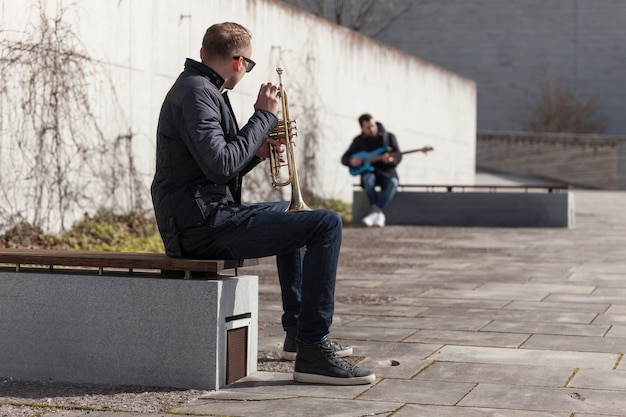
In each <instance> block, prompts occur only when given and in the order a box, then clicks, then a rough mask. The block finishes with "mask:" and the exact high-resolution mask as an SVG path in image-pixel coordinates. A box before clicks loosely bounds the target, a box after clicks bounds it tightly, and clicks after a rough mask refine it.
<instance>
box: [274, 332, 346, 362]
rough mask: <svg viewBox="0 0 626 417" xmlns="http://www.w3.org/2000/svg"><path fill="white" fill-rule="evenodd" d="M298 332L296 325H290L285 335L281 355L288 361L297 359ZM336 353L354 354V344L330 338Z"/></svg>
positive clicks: (341, 354) (343, 356)
mask: <svg viewBox="0 0 626 417" xmlns="http://www.w3.org/2000/svg"><path fill="white" fill-rule="evenodd" d="M296 333H297V329H296V328H295V327H290V328H289V329H287V334H286V335H285V342H284V343H283V351H282V352H281V354H280V356H281V357H282V358H283V359H285V360H288V361H295V360H296V350H297V343H296ZM329 342H330V344H331V346H332V348H333V350H334V351H335V354H336V355H337V356H339V357H340V358H345V357H346V356H350V355H352V352H353V349H352V346H347V345H340V344H339V343H337V342H335V341H332V340H329Z"/></svg>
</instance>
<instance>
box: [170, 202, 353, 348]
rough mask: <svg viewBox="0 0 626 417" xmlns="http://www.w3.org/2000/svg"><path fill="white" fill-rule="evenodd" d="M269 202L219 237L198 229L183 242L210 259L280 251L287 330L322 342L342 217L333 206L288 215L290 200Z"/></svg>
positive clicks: (303, 339)
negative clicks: (295, 328)
mask: <svg viewBox="0 0 626 417" xmlns="http://www.w3.org/2000/svg"><path fill="white" fill-rule="evenodd" d="M264 204H265V203H264ZM268 204H270V205H271V208H270V209H269V210H266V211H262V212H260V213H258V214H255V215H254V216H252V217H251V218H250V219H249V220H248V221H246V222H244V223H243V224H241V225H239V226H234V227H233V228H232V229H231V230H229V232H228V233H227V234H222V235H220V236H219V237H218V238H215V237H212V236H211V232H210V229H209V228H205V227H197V228H193V229H189V230H186V231H184V232H183V233H181V243H182V245H183V247H188V248H189V247H193V248H194V250H193V251H191V252H187V255H188V256H191V257H198V258H205V259H211V258H213V259H226V258H232V259H250V258H263V257H266V256H273V255H276V265H277V267H278V279H279V282H280V287H281V291H282V301H283V316H282V324H283V328H284V329H287V328H289V327H292V326H297V328H298V335H297V338H298V340H300V341H301V342H304V343H313V342H317V341H318V340H320V339H321V338H322V337H324V336H326V335H327V334H328V332H329V329H330V325H331V324H332V319H333V314H334V309H335V280H336V275H337V262H338V259H339V250H340V249H341V237H342V236H341V234H342V223H341V217H340V216H339V215H338V214H337V213H335V212H333V211H329V210H313V211H301V212H288V213H286V212H284V210H285V209H286V208H287V206H288V203H287V202H281V203H268Z"/></svg>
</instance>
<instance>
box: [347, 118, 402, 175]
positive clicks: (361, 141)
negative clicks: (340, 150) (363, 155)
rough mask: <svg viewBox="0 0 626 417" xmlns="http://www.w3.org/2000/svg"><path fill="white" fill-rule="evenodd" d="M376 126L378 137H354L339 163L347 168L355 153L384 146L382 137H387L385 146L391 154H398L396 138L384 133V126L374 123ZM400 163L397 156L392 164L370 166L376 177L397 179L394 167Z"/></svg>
mask: <svg viewBox="0 0 626 417" xmlns="http://www.w3.org/2000/svg"><path fill="white" fill-rule="evenodd" d="M376 124H377V126H378V135H377V136H376V137H368V136H365V135H363V134H360V135H359V136H357V137H355V138H354V139H353V140H352V143H351V144H350V147H349V148H348V150H347V151H346V152H345V153H344V154H343V156H342V157H341V163H342V164H343V165H345V166H347V167H349V166H350V158H351V157H352V155H354V154H355V153H357V152H360V151H365V152H371V151H374V150H376V149H379V148H381V147H383V146H384V139H383V136H384V135H385V134H386V135H387V142H388V143H387V146H389V147H390V148H391V149H390V151H391V152H400V148H399V147H398V141H397V140H396V136H395V135H394V134H393V133H391V132H387V131H385V128H384V126H383V125H382V124H381V123H380V122H377V123H376ZM400 161H402V155H398V156H396V157H394V158H393V162H392V163H390V164H386V163H384V162H382V161H381V162H374V163H372V166H373V167H374V173H375V174H376V177H377V178H379V177H387V178H398V173H397V172H396V167H397V166H398V164H399V163H400Z"/></svg>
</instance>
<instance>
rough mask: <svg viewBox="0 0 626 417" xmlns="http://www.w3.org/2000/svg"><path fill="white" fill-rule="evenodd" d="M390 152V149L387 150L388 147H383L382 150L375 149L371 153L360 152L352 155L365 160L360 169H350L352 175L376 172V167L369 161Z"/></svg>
mask: <svg viewBox="0 0 626 417" xmlns="http://www.w3.org/2000/svg"><path fill="white" fill-rule="evenodd" d="M388 150H389V148H387V147H386V146H381V147H380V148H377V149H374V150H373V151H369V152H367V151H359V152H356V153H354V154H352V157H353V158H361V159H362V160H363V164H362V165H361V166H358V167H350V174H352V175H360V174H362V173H363V172H368V171H369V172H372V171H374V167H373V166H372V163H371V162H370V161H368V159H369V158H371V157H373V156H378V155H382V154H384V153H385V152H387V151H388Z"/></svg>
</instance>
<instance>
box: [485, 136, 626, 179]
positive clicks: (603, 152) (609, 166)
mask: <svg viewBox="0 0 626 417" xmlns="http://www.w3.org/2000/svg"><path fill="white" fill-rule="evenodd" d="M476 165H477V167H479V168H486V169H490V170H494V171H498V172H504V173H508V174H516V175H527V176H535V177H541V178H546V179H551V180H555V181H559V182H563V183H566V184H570V185H575V186H582V187H589V188H599V189H613V190H623V189H626V136H607V135H575V134H547V133H537V134H534V133H517V132H481V133H479V134H478V138H477V144H476Z"/></svg>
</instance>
